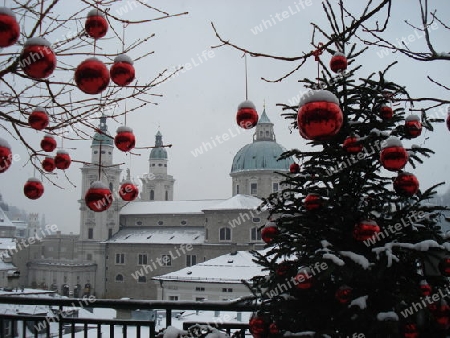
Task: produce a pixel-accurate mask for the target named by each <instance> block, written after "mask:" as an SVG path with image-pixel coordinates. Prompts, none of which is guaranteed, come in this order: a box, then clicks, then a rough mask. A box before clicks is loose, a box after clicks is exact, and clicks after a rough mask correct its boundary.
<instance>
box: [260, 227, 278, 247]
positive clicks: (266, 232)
mask: <svg viewBox="0 0 450 338" xmlns="http://www.w3.org/2000/svg"><path fill="white" fill-rule="evenodd" d="M278 233H279V231H278V228H277V226H276V224H275V222H267V223H266V225H264V228H262V229H261V239H262V240H263V241H264V242H265V243H267V244H269V243H271V242H272V241H273V239H274V238H275V236H277V235H278Z"/></svg>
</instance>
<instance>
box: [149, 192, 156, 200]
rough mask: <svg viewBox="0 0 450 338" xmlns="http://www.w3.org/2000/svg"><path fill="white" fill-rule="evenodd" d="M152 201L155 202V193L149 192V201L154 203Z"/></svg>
mask: <svg viewBox="0 0 450 338" xmlns="http://www.w3.org/2000/svg"><path fill="white" fill-rule="evenodd" d="M154 200H155V191H154V190H150V201H154Z"/></svg>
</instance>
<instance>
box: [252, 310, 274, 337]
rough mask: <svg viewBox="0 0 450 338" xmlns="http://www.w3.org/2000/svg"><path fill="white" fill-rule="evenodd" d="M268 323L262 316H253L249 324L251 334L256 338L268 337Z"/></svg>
mask: <svg viewBox="0 0 450 338" xmlns="http://www.w3.org/2000/svg"><path fill="white" fill-rule="evenodd" d="M268 325H269V324H268V322H267V321H266V319H265V318H264V317H262V316H259V315H258V314H256V313H255V314H253V315H252V317H251V318H250V321H249V323H248V326H249V330H250V333H251V334H252V335H253V337H255V338H263V337H265V336H266V335H267V329H268Z"/></svg>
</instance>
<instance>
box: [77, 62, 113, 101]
mask: <svg viewBox="0 0 450 338" xmlns="http://www.w3.org/2000/svg"><path fill="white" fill-rule="evenodd" d="M75 83H76V84H77V87H78V88H79V89H80V90H81V91H82V92H83V93H86V94H99V93H101V92H102V91H104V90H105V89H106V87H108V84H109V71H108V68H106V66H105V64H104V63H103V62H101V61H100V60H99V59H97V58H95V57H92V58H88V59H86V60H84V61H83V62H81V63H80V64H79V65H78V67H77V69H76V70H75Z"/></svg>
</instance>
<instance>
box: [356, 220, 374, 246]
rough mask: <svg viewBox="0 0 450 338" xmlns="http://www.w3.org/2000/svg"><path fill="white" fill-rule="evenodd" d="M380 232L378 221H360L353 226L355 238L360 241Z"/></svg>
mask: <svg viewBox="0 0 450 338" xmlns="http://www.w3.org/2000/svg"><path fill="white" fill-rule="evenodd" d="M379 232H380V227H379V226H378V224H377V222H375V221H371V220H365V221H362V222H359V223H358V224H356V225H355V227H354V228H353V238H354V239H356V240H357V241H359V242H362V241H366V240H368V239H369V238H372V237H373V236H375V235H376V234H377V233H379Z"/></svg>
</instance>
